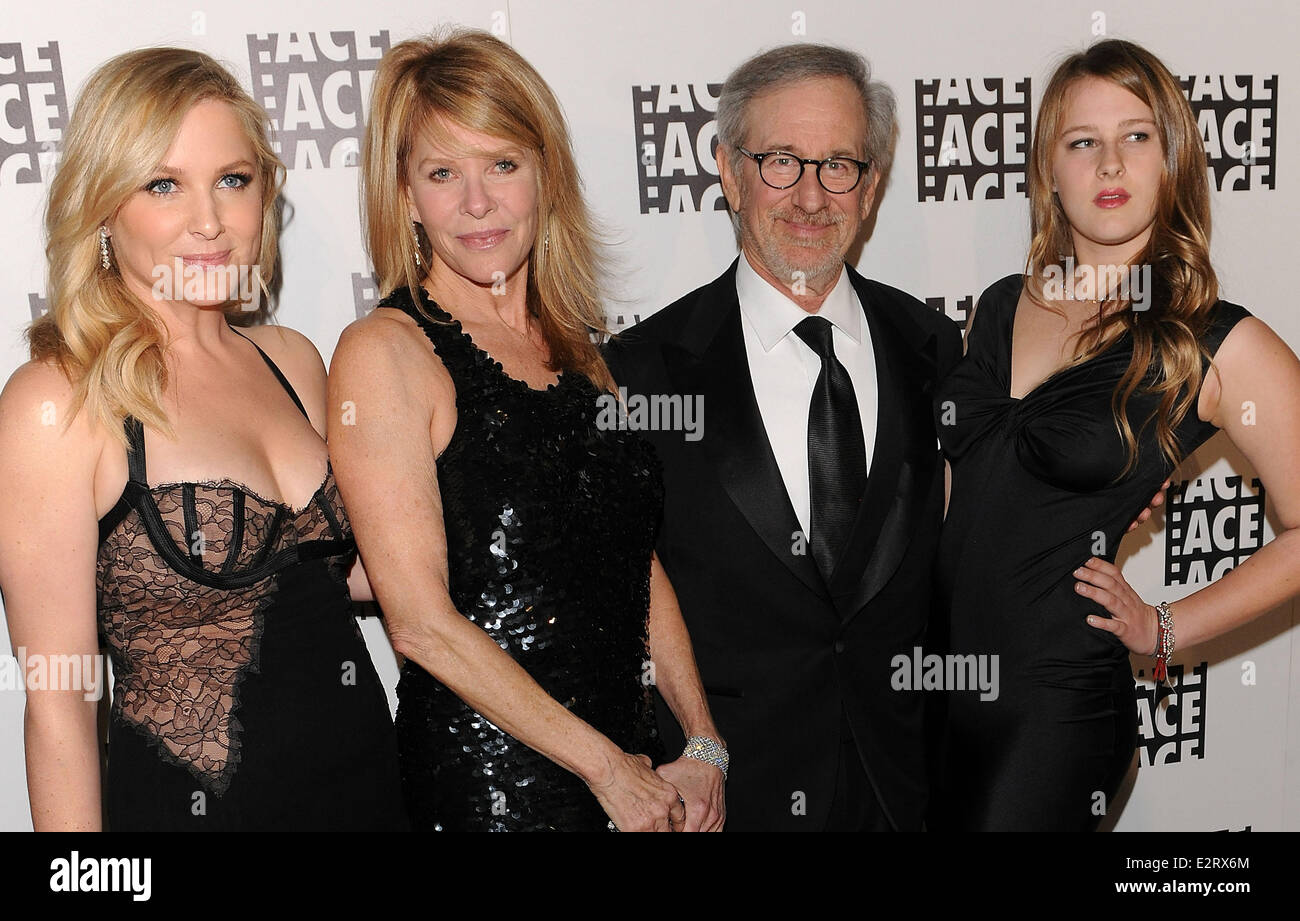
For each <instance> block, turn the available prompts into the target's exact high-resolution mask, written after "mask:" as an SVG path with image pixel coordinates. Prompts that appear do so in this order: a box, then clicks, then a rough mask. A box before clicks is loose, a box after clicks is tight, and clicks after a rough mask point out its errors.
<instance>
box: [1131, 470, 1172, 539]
mask: <svg viewBox="0 0 1300 921" xmlns="http://www.w3.org/2000/svg"><path fill="white" fill-rule="evenodd" d="M1168 488H1169V480H1165V481H1164V483H1162V484H1161V486H1160V490H1159V492H1157V493H1156V494H1155V496H1154V497H1153V498H1152V499H1151V504H1150V505H1148V506H1147V507H1146V508H1144V509H1143V510H1142V514H1141V515H1138V516H1137V518H1136V519H1134V521H1133V523H1132V524H1130V525H1129V526H1128V528H1127V530H1125V531H1124V533H1125V534H1127V533H1128V532H1129V531H1132V530H1133V529H1135V528H1136V527H1137V526H1138V525H1140V524H1142V522H1144V521H1146V520H1147V519H1148V518H1150V517H1151V512H1152V510H1153V509H1157V508H1159V507H1160V506H1162V505H1164V504H1165V490H1166V489H1168Z"/></svg>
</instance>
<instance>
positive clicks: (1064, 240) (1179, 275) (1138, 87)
mask: <svg viewBox="0 0 1300 921" xmlns="http://www.w3.org/2000/svg"><path fill="white" fill-rule="evenodd" d="M1086 77H1097V78H1100V79H1103V80H1109V81H1111V82H1112V83H1115V84H1117V85H1118V86H1121V87H1123V88H1124V89H1126V90H1128V91H1129V92H1130V93H1132V94H1133V95H1134V96H1136V97H1137V98H1138V99H1140V100H1142V102H1144V103H1145V104H1146V105H1147V106H1148V107H1150V109H1151V111H1152V112H1153V113H1154V114H1155V122H1156V128H1157V130H1158V132H1159V135H1160V143H1161V145H1162V149H1163V150H1164V172H1163V175H1162V177H1161V182H1160V189H1159V191H1158V192H1157V195H1156V208H1155V222H1154V224H1153V226H1152V232H1151V238H1150V240H1149V241H1148V243H1147V245H1146V247H1145V248H1144V249H1143V251H1142V252H1141V253H1139V254H1138V255H1137V257H1136V259H1135V265H1137V266H1147V265H1149V266H1150V267H1151V278H1152V289H1153V291H1152V293H1151V295H1150V296H1151V301H1150V305H1149V309H1146V310H1129V309H1113V308H1116V307H1120V308H1122V307H1126V306H1128V304H1126V303H1121V302H1120V299H1119V298H1118V297H1117V296H1115V293H1114V292H1112V293H1111V297H1110V299H1109V300H1107V301H1105V302H1104V303H1102V304H1101V307H1100V311H1101V312H1102V314H1103V316H1102V319H1101V320H1100V322H1099V323H1098V325H1097V326H1096V327H1094V328H1092V329H1090V330H1088V331H1087V332H1086V333H1085V334H1083V335H1082V336H1081V337H1080V345H1081V353H1080V354H1079V355H1078V356H1077V357H1076V358H1075V362H1076V363H1077V362H1084V361H1087V360H1089V359H1090V358H1093V357H1094V356H1096V355H1098V354H1099V353H1100V352H1102V351H1103V350H1104V349H1105V348H1106V347H1107V346H1109V345H1110V344H1111V343H1113V342H1114V341H1115V340H1116V339H1117V338H1119V337H1120V336H1121V335H1123V333H1124V332H1125V331H1127V332H1129V333H1131V334H1132V339H1133V357H1132V360H1131V361H1130V362H1129V366H1128V368H1127V369H1126V370H1125V372H1124V375H1123V377H1122V378H1121V379H1120V382H1119V384H1118V385H1117V386H1116V388H1115V392H1114V393H1113V395H1112V399H1111V410H1112V413H1113V415H1114V417H1115V425H1116V428H1117V429H1118V430H1119V433H1120V436H1121V437H1122V438H1123V440H1124V444H1125V446H1126V448H1127V451H1128V462H1127V464H1126V466H1125V467H1124V470H1123V472H1121V474H1120V477H1123V476H1124V475H1125V474H1127V473H1128V472H1129V470H1131V469H1132V468H1133V466H1134V465H1135V464H1136V462H1137V438H1136V436H1135V435H1134V433H1133V430H1132V427H1131V426H1130V425H1129V421H1128V416H1127V413H1126V411H1125V409H1126V407H1127V405H1128V400H1129V398H1130V397H1132V396H1133V394H1134V393H1135V392H1136V391H1137V390H1138V388H1139V386H1143V381H1144V379H1145V378H1146V377H1147V375H1148V373H1149V372H1150V370H1151V369H1152V367H1153V365H1157V364H1158V374H1157V375H1156V376H1155V378H1154V380H1153V381H1152V382H1151V383H1149V384H1148V385H1146V387H1145V389H1144V392H1148V393H1152V394H1155V395H1158V396H1159V398H1160V399H1159V405H1158V407H1157V409H1156V410H1155V411H1153V413H1152V415H1151V417H1149V418H1148V419H1147V420H1145V421H1144V422H1143V423H1142V427H1143V428H1145V427H1146V425H1147V424H1149V423H1151V422H1153V421H1154V424H1155V432H1156V440H1157V442H1158V443H1159V445H1160V449H1161V451H1162V453H1163V454H1164V456H1165V459H1166V460H1167V461H1168V463H1169V465H1170V467H1174V466H1177V464H1178V463H1179V462H1180V461H1181V460H1182V456H1183V454H1182V447H1181V445H1179V444H1178V439H1177V436H1176V435H1175V433H1174V430H1175V429H1176V428H1177V427H1178V424H1179V423H1180V422H1181V421H1182V420H1183V418H1184V417H1185V416H1186V415H1187V413H1188V412H1190V411H1192V409H1193V407H1194V405H1195V402H1196V398H1197V394H1198V392H1199V390H1200V385H1201V359H1202V356H1203V355H1204V354H1205V352H1204V349H1203V347H1202V346H1201V345H1200V340H1201V339H1202V337H1203V336H1204V334H1205V331H1206V328H1207V326H1208V313H1209V310H1210V308H1211V307H1212V306H1213V305H1214V303H1215V302H1216V301H1217V300H1218V297H1219V283H1218V279H1217V277H1216V276H1215V273H1214V268H1213V267H1212V266H1211V264H1210V189H1209V179H1208V177H1207V174H1206V161H1205V147H1204V144H1203V142H1202V140H1201V133H1200V130H1199V129H1198V127H1197V124H1196V117H1195V116H1194V115H1193V114H1192V109H1191V106H1190V105H1188V103H1187V100H1186V98H1185V97H1184V96H1183V93H1182V90H1181V89H1180V87H1179V85H1178V81H1177V80H1176V79H1175V78H1174V76H1173V75H1172V74H1171V73H1170V72H1169V70H1168V69H1167V68H1166V67H1165V66H1164V65H1163V64H1162V63H1161V62H1160V60H1159V59H1158V58H1156V57H1155V56H1154V55H1153V54H1151V53H1150V52H1149V51H1147V50H1146V49H1144V48H1142V47H1140V46H1138V45H1135V44H1133V43H1132V42H1127V41H1123V40H1119V39H1107V40H1105V41H1101V42H1098V43H1097V44H1095V45H1093V46H1091V47H1090V48H1088V49H1087V50H1086V51H1082V52H1079V53H1077V54H1072V55H1070V56H1069V57H1067V58H1066V59H1065V60H1064V61H1062V62H1061V64H1060V65H1059V66H1058V67H1057V68H1056V71H1055V72H1054V73H1053V74H1052V77H1051V79H1050V80H1049V81H1048V84H1047V89H1046V90H1045V91H1044V93H1043V99H1042V102H1041V104H1040V106H1039V113H1038V124H1037V127H1036V129H1035V131H1034V140H1033V147H1032V150H1031V152H1030V160H1029V207H1030V213H1031V219H1032V227H1031V230H1032V241H1031V243H1030V247H1029V255H1028V258H1027V259H1026V266H1025V274H1026V275H1027V276H1028V281H1027V283H1026V290H1027V292H1028V293H1029V296H1030V298H1031V299H1032V300H1033V301H1034V302H1035V303H1037V304H1039V305H1041V306H1044V307H1047V306H1048V305H1047V300H1048V299H1047V298H1046V297H1045V296H1044V293H1043V285H1044V280H1045V279H1046V278H1047V277H1048V271H1047V270H1048V267H1049V266H1063V264H1064V260H1065V257H1066V256H1067V255H1071V254H1073V252H1074V243H1073V239H1072V237H1071V235H1070V223H1069V220H1068V219H1067V217H1066V215H1065V211H1064V210H1063V209H1062V207H1061V202H1060V200H1059V199H1058V198H1057V197H1056V195H1055V194H1054V193H1053V192H1052V158H1053V155H1054V151H1055V148H1056V143H1057V141H1058V140H1059V139H1060V134H1061V129H1062V127H1063V125H1062V118H1063V117H1064V113H1065V107H1066V100H1067V97H1068V93H1069V91H1070V89H1071V88H1072V87H1073V86H1074V85H1075V83H1076V82H1077V81H1078V80H1080V79H1083V78H1086ZM1058 277H1059V276H1058ZM1048 309H1051V308H1050V307H1048Z"/></svg>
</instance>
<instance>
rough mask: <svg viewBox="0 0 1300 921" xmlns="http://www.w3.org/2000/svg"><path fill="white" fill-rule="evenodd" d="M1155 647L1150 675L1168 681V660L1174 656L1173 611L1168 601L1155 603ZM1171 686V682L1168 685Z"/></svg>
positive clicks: (1158, 679) (1157, 679)
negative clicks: (1153, 666) (1154, 662)
mask: <svg viewBox="0 0 1300 921" xmlns="http://www.w3.org/2000/svg"><path fill="white" fill-rule="evenodd" d="M1156 617H1157V622H1156V629H1157V633H1156V648H1155V651H1154V652H1152V653H1151V657H1152V658H1153V659H1155V660H1156V667H1155V670H1154V672H1153V673H1152V676H1153V677H1154V678H1155V680H1156V681H1164V682H1166V683H1168V682H1169V660H1170V659H1172V658H1173V657H1174V612H1173V611H1172V610H1170V608H1169V602H1168V601H1162V602H1160V603H1159V604H1158V605H1156ZM1169 686H1170V687H1171V688H1172V687H1173V685H1172V684H1170V685H1169Z"/></svg>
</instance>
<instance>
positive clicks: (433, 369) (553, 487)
mask: <svg viewBox="0 0 1300 921" xmlns="http://www.w3.org/2000/svg"><path fill="white" fill-rule="evenodd" d="M362 177H363V182H364V189H365V193H364V194H365V208H366V211H365V215H366V231H367V233H366V238H367V242H368V247H369V250H370V255H371V259H372V260H373V263H374V266H375V272H376V275H377V276H378V279H379V283H380V286H381V288H382V289H383V292H384V297H383V299H382V300H381V301H380V303H379V306H378V307H377V308H376V309H375V310H374V311H373V313H372V314H370V315H369V316H367V317H366V318H364V319H362V320H358V321H357V322H356V323H354V324H353V325H352V326H351V327H349V328H348V329H347V330H346V331H345V332H344V334H343V337H342V338H341V339H340V341H339V344H338V347H337V349H336V350H335V352H334V359H333V365H332V368H331V373H330V401H331V405H332V406H333V407H334V410H335V411H334V412H332V414H331V422H330V431H329V441H330V454H331V456H332V457H333V459H334V466H335V468H336V470H337V471H338V476H339V485H340V487H341V488H342V490H343V493H344V495H345V497H346V499H347V503H348V508H349V510H351V512H352V515H353V522H354V524H355V525H356V530H357V541H358V544H359V546H360V550H361V554H362V557H363V558H364V559H365V561H366V564H367V570H368V572H369V574H370V577H371V580H372V582H373V584H374V587H375V594H376V596H377V597H378V599H379V602H380V604H381V606H382V608H383V610H384V614H385V623H386V625H387V626H388V628H389V632H390V635H391V637H392V640H393V645H394V647H395V648H396V649H397V651H398V652H399V653H401V654H403V655H405V656H406V657H407V659H408V660H407V662H406V663H405V665H404V667H403V669H402V678H401V681H400V683H399V684H398V688H397V693H398V699H399V703H398V712H397V728H398V738H399V746H400V751H401V761H402V780H403V787H404V791H405V795H406V802H407V805H408V808H409V810H410V814H411V818H412V823H413V825H414V826H415V827H416V828H418V829H430V830H433V829H444V830H542V829H556V830H584V829H585V830H604V829H605V828H607V827H608V826H609V825H610V824H611V823H612V824H613V825H614V827H617V828H619V829H623V830H632V829H655V830H663V831H667V830H713V829H717V828H720V827H721V825H722V821H723V803H722V781H723V777H724V774H723V770H722V768H723V767H724V765H723V764H721V763H720V762H721V758H722V756H723V754H724V752H723V750H722V749H721V740H719V739H717V731H716V729H715V728H714V726H713V721H712V719H711V717H710V716H709V712H708V707H707V704H706V703H705V697H704V693H703V688H702V687H701V684H700V678H699V674H698V672H697V670H696V668H695V662H694V658H693V656H692V654H691V647H690V641H689V639H688V638H687V635H686V629H685V626H684V624H683V623H682V618H681V613H680V612H679V611H678V609H677V605H676V601H675V599H674V597H673V593H672V588H671V586H670V585H669V583H668V580H667V577H666V576H665V575H664V572H663V569H662V568H661V567H660V565H659V563H658V560H657V559H655V557H654V555H653V551H654V546H655V536H656V534H657V531H658V527H659V519H660V514H661V505H662V498H663V485H662V480H661V474H660V468H659V462H658V458H657V456H656V455H655V453H654V450H653V449H652V448H651V447H650V445H649V443H648V442H646V441H645V440H644V439H642V438H641V437H640V436H639V435H638V434H636V433H635V432H629V431H618V430H616V429H614V428H611V427H609V426H603V425H602V424H601V422H600V418H601V409H602V406H601V403H602V394H603V395H604V397H603V399H604V400H607V401H608V400H612V399H613V397H612V395H610V394H609V393H608V391H609V390H611V389H612V382H611V380H610V376H609V372H608V371H607V369H606V368H605V366H604V363H603V361H602V360H601V357H600V354H599V352H598V351H597V349H596V348H595V346H594V345H593V343H592V339H591V336H590V332H591V330H593V329H602V328H603V326H604V324H603V320H602V318H601V315H600V313H601V305H600V299H599V288H598V278H599V275H598V273H597V272H596V268H597V261H598V260H597V259H596V255H595V254H596V245H595V239H594V236H593V234H592V232H591V225H590V220H589V219H588V217H587V213H586V209H585V205H584V204H583V201H582V197H581V193H580V186H579V183H578V176H577V171H576V167H575V164H574V159H573V154H572V151H571V150H570V146H569V140H568V135H567V130H566V128H565V126H564V120H563V116H562V115H561V114H560V109H559V105H558V103H557V102H556V100H555V98H554V96H553V95H552V94H551V92H550V90H549V88H547V86H546V84H545V83H544V82H543V81H542V79H541V78H540V77H539V76H538V75H537V73H536V71H534V70H533V68H532V67H530V66H529V65H528V64H527V62H525V61H524V60H523V59H522V58H521V57H520V56H519V55H518V54H517V53H516V52H515V51H514V50H513V49H511V48H510V47H509V46H508V45H506V44H505V43H503V42H501V41H499V40H497V39H495V38H493V37H491V36H489V35H487V34H485V33H477V32H462V33H456V34H452V35H450V36H448V37H447V38H445V39H416V40H411V41H407V42H403V43H401V44H399V45H397V46H395V47H394V48H393V49H392V50H391V51H390V52H389V53H388V54H387V55H385V57H384V59H383V60H382V61H381V62H380V65H379V69H378V71H377V73H376V75H375V81H374V92H373V99H372V102H371V105H370V121H369V123H368V125H367V131H366V141H365V146H364V149H363V154H362ZM652 685H657V686H658V688H659V690H660V691H661V692H662V693H663V695H664V698H665V699H666V701H667V702H668V704H669V705H670V706H671V707H672V709H673V712H674V713H675V714H676V715H677V717H678V719H679V720H680V722H681V723H682V725H683V728H684V729H685V730H686V735H687V736H691V737H695V738H694V741H693V743H692V744H691V745H688V749H687V752H686V753H685V754H684V756H683V757H681V758H678V759H676V760H675V761H670V762H669V763H667V764H663V765H660V766H659V767H658V768H657V769H652V768H651V760H652V758H654V759H655V760H658V756H659V755H660V754H661V753H660V752H659V743H658V740H657V738H656V735H655V730H654V717H653V714H652V710H651V697H650V694H651V690H652V688H651V686H652ZM701 758H704V759H708V760H707V763H706V761H705V760H700V759H701Z"/></svg>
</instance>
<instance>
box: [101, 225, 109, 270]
mask: <svg viewBox="0 0 1300 921" xmlns="http://www.w3.org/2000/svg"><path fill="white" fill-rule="evenodd" d="M99 264H100V265H102V266H103V267H104V268H106V269H107V268H109V267H110V263H109V261H108V228H107V227H105V226H104V225H103V224H101V225H100V226H99Z"/></svg>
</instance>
